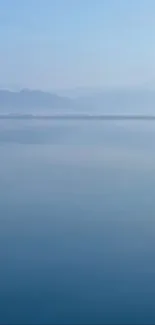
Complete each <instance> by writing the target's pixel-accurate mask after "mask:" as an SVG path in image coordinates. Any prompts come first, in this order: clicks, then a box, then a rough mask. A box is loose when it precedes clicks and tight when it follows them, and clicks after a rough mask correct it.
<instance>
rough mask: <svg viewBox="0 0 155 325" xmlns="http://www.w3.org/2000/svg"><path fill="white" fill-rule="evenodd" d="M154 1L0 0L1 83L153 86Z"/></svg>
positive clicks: (58, 86) (41, 86) (47, 86)
mask: <svg viewBox="0 0 155 325" xmlns="http://www.w3.org/2000/svg"><path fill="white" fill-rule="evenodd" d="M154 31H155V1H154V0H0V40H1V45H0V46H1V47H0V87H1V88H2V87H21V88H22V87H28V88H35V89H36V88H37V89H48V90H52V89H69V88H75V87H95V88H96V87H100V88H101V87H104V88H117V87H135V86H139V85H143V84H144V85H145V84H151V83H154V84H155V39H154Z"/></svg>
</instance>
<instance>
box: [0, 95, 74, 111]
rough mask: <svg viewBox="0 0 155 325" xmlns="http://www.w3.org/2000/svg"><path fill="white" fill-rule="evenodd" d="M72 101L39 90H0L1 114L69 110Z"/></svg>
mask: <svg viewBox="0 0 155 325" xmlns="http://www.w3.org/2000/svg"><path fill="white" fill-rule="evenodd" d="M70 107H71V100H70V99H69V98H65V97H60V96H57V95H55V94H51V93H48V92H43V91H39V90H29V89H23V90H21V91H19V92H15V91H14V92H13V91H9V90H0V113H20V114H22V113H36V112H40V111H43V112H44V113H45V112H46V111H47V112H48V113H49V111H50V110H52V109H56V110H58V109H60V110H62V109H69V108H70Z"/></svg>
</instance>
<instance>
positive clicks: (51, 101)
mask: <svg viewBox="0 0 155 325" xmlns="http://www.w3.org/2000/svg"><path fill="white" fill-rule="evenodd" d="M55 113H60V114H61V113H62V114H65V113H71V114H74V113H75V114H82V113H84V114H86V113H88V114H89V113H90V114H94V115H95V114H106V115H109V114H114V115H117V114H123V115H124V114H131V115H133V114H146V115H147V114H151V115H152V114H153V115H155V91H154V90H146V89H134V90H132V89H126V90H109V91H108V90H105V91H101V92H96V93H95V92H92V93H91V92H90V93H89V94H88V95H84V96H79V97H78V98H72V99H71V98H67V97H62V96H58V95H56V94H52V93H48V92H43V91H39V90H29V89H23V90H21V91H19V92H13V91H8V90H0V114H44V115H46V114H47V115H50V114H51V115H52V114H55Z"/></svg>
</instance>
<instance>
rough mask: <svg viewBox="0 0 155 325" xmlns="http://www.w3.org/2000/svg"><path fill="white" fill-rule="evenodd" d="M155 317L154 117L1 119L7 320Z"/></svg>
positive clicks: (3, 309)
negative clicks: (128, 119) (120, 119)
mask: <svg viewBox="0 0 155 325" xmlns="http://www.w3.org/2000/svg"><path fill="white" fill-rule="evenodd" d="M154 323H155V123H154V122H146V123H145V122H142V121H141V122H134V121H131V122H125V121H124V122H114V121H113V122H108V121H106V122H104V121H96V122H95V121H76V120H75V121H50V122H48V121H15V120H14V121H11V120H10V121H9V120H8V121H0V324H154Z"/></svg>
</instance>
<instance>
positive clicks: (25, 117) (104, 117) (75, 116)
mask: <svg viewBox="0 0 155 325" xmlns="http://www.w3.org/2000/svg"><path fill="white" fill-rule="evenodd" d="M0 119H1V120H8V119H9V120H111V121H112V120H118V121H119V120H149V121H151V120H155V115H88V114H72V115H71V114H65V115H33V114H32V115H31V114H21V115H20V114H19V115H18V114H5V115H4V114H3V115H2V114H0Z"/></svg>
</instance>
